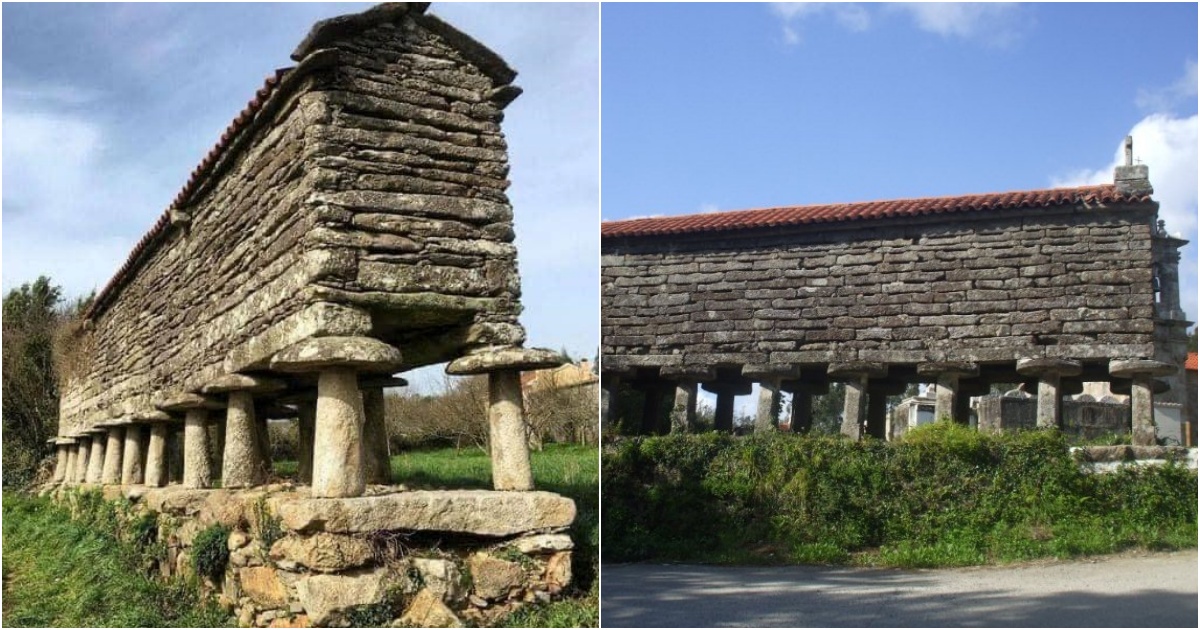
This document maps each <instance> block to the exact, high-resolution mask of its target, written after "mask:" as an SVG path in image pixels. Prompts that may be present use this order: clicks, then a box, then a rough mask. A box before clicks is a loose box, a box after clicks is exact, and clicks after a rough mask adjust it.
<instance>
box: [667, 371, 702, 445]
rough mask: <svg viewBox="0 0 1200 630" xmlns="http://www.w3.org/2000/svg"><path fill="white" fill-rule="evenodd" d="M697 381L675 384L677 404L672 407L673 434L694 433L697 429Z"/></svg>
mask: <svg viewBox="0 0 1200 630" xmlns="http://www.w3.org/2000/svg"><path fill="white" fill-rule="evenodd" d="M697 387H698V383H696V381H679V382H678V383H676V384H675V404H674V405H673V406H672V407H671V433H692V432H693V431H694V430H695V428H696V389H697Z"/></svg>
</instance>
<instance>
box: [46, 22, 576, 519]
mask: <svg viewBox="0 0 1200 630" xmlns="http://www.w3.org/2000/svg"><path fill="white" fill-rule="evenodd" d="M427 6H428V5H427V3H398V4H387V5H380V6H378V7H375V8H373V9H371V10H368V11H366V12H364V13H360V14H355V15H347V16H342V17H337V18H333V19H330V20H325V21H322V22H319V23H317V24H316V25H315V26H314V27H313V29H312V31H311V32H310V33H309V34H308V36H307V37H306V38H305V39H304V40H303V41H302V42H301V43H300V45H299V46H298V47H297V48H296V50H295V52H294V53H292V58H293V59H294V60H295V61H296V65H295V66H294V67H290V68H285V69H281V70H278V71H276V72H275V73H274V74H273V75H272V76H270V77H269V78H268V79H267V80H266V82H265V84H264V85H263V87H262V89H260V90H259V91H258V92H257V94H255V96H254V98H253V100H251V101H250V103H249V104H248V105H247V106H246V108H245V109H244V110H242V112H241V113H240V114H239V115H238V116H237V118H236V119H235V120H234V121H233V122H232V123H231V124H230V126H229V128H228V129H227V131H226V132H225V133H224V134H223V135H222V136H221V138H220V141H219V142H218V143H217V144H216V146H215V147H214V148H213V149H212V151H211V152H210V153H209V154H208V155H207V156H206V157H205V159H204V160H203V161H202V162H201V164H200V165H199V166H198V167H197V168H196V169H195V170H194V171H193V172H192V173H191V176H190V178H189V179H188V181H187V184H186V185H185V186H184V188H183V189H182V191H181V192H180V193H179V194H178V196H177V197H176V198H175V200H174V201H173V202H172V203H171V205H170V207H169V208H168V209H167V210H166V211H165V212H164V213H163V215H162V216H161V217H160V218H159V220H158V222H157V223H155V224H154V227H153V228H152V229H151V230H150V231H149V233H147V234H146V235H145V236H144V237H143V238H142V240H141V241H140V242H139V243H138V244H137V246H136V247H135V248H134V250H133V252H132V253H131V254H130V256H129V258H128V261H127V262H126V263H125V264H124V265H123V266H122V267H121V268H120V270H119V271H118V272H117V273H116V275H115V276H114V277H113V278H112V280H111V281H110V282H109V283H108V284H107V286H105V287H104V288H103V290H101V291H100V292H99V294H98V295H97V296H96V298H95V300H94V302H93V303H92V304H91V307H90V309H89V310H88V311H87V312H86V314H85V318H84V323H83V325H82V326H81V327H79V329H78V330H76V331H75V333H74V334H75V336H76V338H75V339H74V340H73V343H72V344H70V345H71V355H72V356H70V357H69V361H66V362H65V363H67V364H69V365H71V366H72V367H71V369H70V370H69V372H68V373H67V374H66V379H65V382H64V383H63V384H62V387H61V391H62V398H61V409H60V418H61V420H60V432H59V441H58V442H57V444H58V446H59V448H58V451H59V456H60V458H63V457H66V458H67V461H66V462H65V463H64V465H63V467H62V469H61V471H60V474H59V475H56V477H58V476H61V477H62V478H63V479H64V480H67V481H80V482H82V481H85V480H87V481H103V482H105V483H118V482H120V483H125V484H136V483H146V484H150V485H164V484H166V483H168V482H169V481H170V474H169V473H168V471H167V470H166V466H167V464H166V460H167V459H168V458H169V457H170V453H172V452H181V453H182V454H183V456H182V458H183V459H184V466H183V471H182V480H183V481H184V483H185V484H186V485H189V486H194V487H208V486H209V485H211V484H212V483H213V480H214V478H215V477H217V476H220V477H222V483H223V485H224V487H230V488H236V487H247V486H254V485H258V484H260V483H263V482H264V480H265V479H266V475H267V474H268V472H269V469H268V465H269V456H268V455H267V449H268V445H267V444H266V439H267V438H266V429H265V421H266V418H267V417H268V416H269V417H288V416H291V417H298V418H299V421H300V433H301V435H302V436H303V437H304V438H305V441H306V444H303V445H302V446H301V452H302V453H305V452H307V455H305V456H303V457H302V459H306V461H302V462H301V464H300V468H301V471H302V473H303V474H304V475H305V476H306V478H305V479H304V481H311V484H312V494H313V496H315V497H335V496H357V495H359V494H361V493H362V492H363V490H364V485H365V483H386V482H388V481H389V479H388V477H390V468H389V467H388V465H387V463H386V457H387V448H386V437H385V438H384V439H382V445H383V448H382V450H381V449H380V448H378V447H379V445H380V442H381V440H380V439H378V436H383V435H385V434H384V433H383V431H384V428H383V417H382V412H383V405H382V404H381V401H382V397H381V396H380V395H379V394H380V392H381V391H382V388H383V387H385V386H391V385H396V384H400V383H403V381H402V380H401V379H392V378H388V375H390V374H393V373H396V372H403V371H405V370H409V369H412V368H416V367H420V366H425V365H431V364H437V363H443V362H450V363H449V367H448V368H447V371H448V372H450V373H453V374H468V373H470V374H488V375H490V377H491V379H492V380H493V381H494V382H493V386H492V391H493V401H492V407H493V409H492V412H491V415H492V420H491V426H492V431H493V444H495V445H496V446H495V447H494V449H493V455H494V464H495V466H494V467H495V474H494V479H495V484H496V489H501V490H525V489H530V488H531V487H532V477H531V475H530V473H529V470H528V454H527V453H526V452H525V450H524V449H526V445H525V441H524V439H523V436H524V430H525V429H524V421H523V417H522V414H523V408H522V406H521V405H520V389H519V387H518V388H517V390H516V392H515V393H514V392H513V391H512V387H511V386H510V384H511V382H513V381H514V379H517V374H518V373H519V371H520V370H522V369H535V368H540V367H547V366H551V365H558V364H559V362H560V361H559V359H558V356H557V353H553V352H549V351H544V350H535V349H524V348H522V345H523V344H524V341H525V331H524V329H523V328H522V326H521V324H520V322H519V321H518V314H519V313H520V310H521V304H520V279H519V276H518V272H517V265H516V248H515V247H514V245H513V238H514V232H513V210H512V207H511V206H510V204H509V201H508V197H507V195H506V193H505V190H506V188H507V187H508V184H509V182H508V180H507V175H508V170H509V166H508V157H507V151H506V143H505V139H504V135H503V133H502V132H501V126H500V124H501V122H502V120H503V117H504V108H505V107H506V106H507V105H508V104H509V103H510V102H511V101H512V100H513V99H515V98H516V97H517V96H518V95H519V94H520V93H521V90H520V88H518V87H516V86H515V85H514V84H513V80H514V78H515V77H516V72H515V71H513V70H512V69H511V68H510V67H509V66H508V65H507V64H506V63H505V62H504V60H503V59H501V58H500V57H499V56H497V55H496V54H495V53H494V52H492V51H490V50H489V49H488V48H486V47H485V46H483V45H482V44H480V43H479V42H477V41H475V40H473V39H471V38H470V37H468V36H467V35H465V34H463V33H461V32H459V31H458V30H456V29H455V28H454V27H452V26H450V25H448V24H446V23H445V22H443V21H441V20H440V19H438V18H437V17H435V16H433V15H429V14H426V8H427ZM514 396H515V397H516V402H517V404H516V405H515V407H514V404H513V398H514ZM284 403H286V405H285V404H284ZM289 405H290V406H289ZM212 423H217V424H219V425H221V430H220V431H218V434H220V435H223V436H224V437H223V445H221V448H220V450H219V458H218V460H217V461H212V458H211V457H210V453H209V449H208V448H206V446H205V442H204V441H205V440H206V439H207V437H206V436H208V435H209V431H208V430H207V429H208V428H209V425H210V424H212ZM364 434H366V435H367V436H368V437H369V438H372V440H371V441H372V444H371V445H370V447H368V448H364V447H363V442H364V439H363V435H364ZM514 436H519V437H521V438H522V439H514ZM180 439H182V441H183V445H182V447H181V448H180V447H178V446H177V443H178V441H179V440H180ZM307 442H311V444H308V443H307ZM93 445H95V446H93ZM101 445H103V447H102V448H97V447H98V446H101ZM514 449H516V450H518V451H520V452H516V453H514V452H513V450H514ZM89 450H90V452H91V453H92V454H94V455H95V457H96V462H95V463H94V464H92V465H88V463H87V462H86V460H87V459H88V452H89ZM380 458H383V460H384V461H382V462H380V461H375V460H377V459H380Z"/></svg>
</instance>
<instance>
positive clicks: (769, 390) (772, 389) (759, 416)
mask: <svg viewBox="0 0 1200 630" xmlns="http://www.w3.org/2000/svg"><path fill="white" fill-rule="evenodd" d="M779 380H780V379H779V378H777V377H767V378H764V379H763V380H761V381H759V383H758V408H757V410H756V413H755V416H754V432H755V433H766V432H767V431H774V430H776V429H778V428H779Z"/></svg>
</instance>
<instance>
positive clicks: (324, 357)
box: [271, 337, 404, 374]
mask: <svg viewBox="0 0 1200 630" xmlns="http://www.w3.org/2000/svg"><path fill="white" fill-rule="evenodd" d="M403 363H404V357H403V356H402V355H401V354H400V351H399V350H397V349H396V348H395V347H394V346H390V345H388V344H386V343H384V342H382V341H380V340H378V339H375V338H374V337H313V338H310V339H304V340H303V341H299V342H297V343H294V344H292V345H290V346H288V347H287V348H284V349H283V350H280V351H279V352H276V353H275V355H274V356H272V357H271V369H272V370H278V371H280V372H320V371H321V370H323V369H328V368H349V369H352V370H355V371H357V372H370V373H376V374H390V373H392V372H395V371H397V370H399V369H400V367H401V366H402V365H403Z"/></svg>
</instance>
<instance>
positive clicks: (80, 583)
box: [4, 492, 225, 628]
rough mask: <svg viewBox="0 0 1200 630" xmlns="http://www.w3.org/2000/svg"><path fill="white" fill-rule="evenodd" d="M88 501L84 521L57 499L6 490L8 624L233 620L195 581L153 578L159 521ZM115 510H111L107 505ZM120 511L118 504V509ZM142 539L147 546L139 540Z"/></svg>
mask: <svg viewBox="0 0 1200 630" xmlns="http://www.w3.org/2000/svg"><path fill="white" fill-rule="evenodd" d="M92 494H94V495H95V497H94V498H93V497H91V496H80V497H78V498H79V500H78V501H77V502H76V503H75V513H76V518H75V519H72V518H71V512H70V511H68V509H67V508H65V507H63V506H62V505H57V504H54V503H52V502H51V501H50V500H49V499H45V498H33V497H28V496H24V495H20V494H16V493H10V492H5V493H4V625H5V626H60V627H83V628H87V627H100V626H103V627H209V626H220V625H223V624H224V623H225V616H224V615H223V614H222V613H221V612H220V611H219V610H218V609H217V608H216V607H215V606H213V605H211V604H203V603H201V602H200V601H199V589H198V588H197V587H196V585H195V584H189V583H187V582H184V581H182V580H173V581H169V582H162V581H159V580H157V579H154V578H152V577H150V575H149V574H148V572H147V571H146V569H147V566H153V564H154V562H156V561H157V559H158V558H156V557H155V554H157V553H158V552H159V550H158V549H157V547H156V546H155V545H149V544H145V543H146V541H145V540H144V537H146V536H148V533H147V532H149V531H150V528H152V527H153V525H152V524H151V521H149V520H146V519H143V518H140V517H133V518H128V519H127V518H126V516H127V514H122V510H121V506H120V504H114V503H111V502H104V501H97V500H95V499H98V498H99V495H98V494H97V493H92ZM100 506H107V507H100ZM114 506H115V507H114ZM139 537H142V538H143V539H142V540H141V543H142V545H141V546H140V547H139V544H138V538H139Z"/></svg>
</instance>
